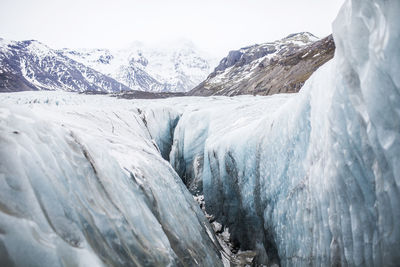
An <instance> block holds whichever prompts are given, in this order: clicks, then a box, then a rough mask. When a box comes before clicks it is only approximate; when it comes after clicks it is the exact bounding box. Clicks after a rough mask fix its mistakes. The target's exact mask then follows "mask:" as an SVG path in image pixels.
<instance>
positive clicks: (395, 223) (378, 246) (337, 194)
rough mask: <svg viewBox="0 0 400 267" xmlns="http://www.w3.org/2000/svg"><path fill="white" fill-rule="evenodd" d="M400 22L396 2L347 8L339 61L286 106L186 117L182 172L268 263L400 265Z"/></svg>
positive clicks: (177, 152) (178, 159) (178, 157)
mask: <svg viewBox="0 0 400 267" xmlns="http://www.w3.org/2000/svg"><path fill="white" fill-rule="evenodd" d="M399 14H400V2H399V1H396V0H389V1H383V0H375V1H373V0H370V1H363V0H349V1H346V2H345V4H344V5H343V7H342V8H341V11H340V13H339V15H338V17H337V18H336V20H335V22H334V24H333V36H334V39H335V43H336V46H337V50H336V54H335V57H334V59H333V60H332V61H330V62H328V63H327V64H326V65H324V66H323V67H321V68H320V69H319V70H318V71H317V72H316V73H314V74H313V76H312V77H311V78H310V80H308V81H307V82H306V84H305V85H304V87H303V88H302V90H301V91H300V93H299V94H297V95H296V96H294V97H291V98H290V99H288V100H287V101H286V102H285V103H283V104H282V106H281V107H278V108H274V109H272V110H271V111H267V112H259V113H258V114H257V112H255V114H256V115H255V116H258V119H255V116H250V119H249V120H244V121H241V122H240V120H239V119H238V118H240V117H241V116H243V117H246V112H243V110H238V109H232V110H230V112H220V113H218V112H217V110H218V109H203V110H196V111H194V112H187V113H184V114H183V116H182V118H181V119H180V121H179V123H178V125H177V127H176V130H175V134H174V145H173V148H172V151H171V155H170V158H171V164H172V165H173V166H174V167H175V169H176V170H177V172H178V173H180V174H181V175H182V174H183V175H184V176H185V182H186V184H187V185H189V188H191V190H192V192H197V191H200V192H201V191H202V192H203V194H204V197H205V202H206V209H207V212H208V213H210V214H213V215H214V216H215V217H216V220H217V221H219V222H221V223H223V224H224V225H225V226H226V227H229V229H230V231H231V235H232V238H233V240H234V241H236V242H237V243H238V244H240V246H241V247H242V249H249V248H251V249H256V250H257V251H258V259H257V261H258V262H259V263H270V264H271V263H280V264H281V265H283V266H293V265H295V266H308V265H314V266H327V265H333V266H339V265H340V266H397V265H398V264H399V262H400V253H399V251H400V192H399V190H400V118H399V116H400V49H399V42H400V17H399ZM228 109H229V108H228ZM249 109H251V108H247V109H244V110H249ZM220 110H223V108H221V109H220ZM253 110H254V107H253ZM227 113H229V115H227ZM243 114H244V115H243ZM193 122H198V123H196V127H193V126H191V125H192V124H193ZM235 123H236V126H235V127H230V126H229V125H233V124H235ZM221 124H222V125H221ZM224 125H225V127H224ZM193 140H195V141H193Z"/></svg>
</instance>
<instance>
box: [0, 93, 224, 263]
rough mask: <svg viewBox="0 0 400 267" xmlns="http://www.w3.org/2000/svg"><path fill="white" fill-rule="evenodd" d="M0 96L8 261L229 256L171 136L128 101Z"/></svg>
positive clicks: (1, 248)
mask: <svg viewBox="0 0 400 267" xmlns="http://www.w3.org/2000/svg"><path fill="white" fill-rule="evenodd" d="M1 97H2V100H1V103H2V107H1V109H0V118H1V122H0V129H1V130H0V131H1V139H0V143H1V145H0V147H1V149H0V158H1V163H0V177H1V179H0V181H1V183H0V191H1V192H2V193H1V194H0V203H1V204H0V230H1V231H0V232H1V234H0V236H1V237H0V255H1V263H2V265H3V264H5V265H6V266H8V265H10V264H11V263H13V265H17V266H65V265H67V266H71V265H73V266H103V265H113V266H121V265H126V266H168V265H173V266H188V265H203V266H222V260H221V255H220V253H219V244H218V242H216V239H215V236H214V234H213V231H212V228H211V226H210V225H209V223H208V222H207V220H206V218H205V217H204V215H203V213H202V211H201V210H200V208H199V207H198V205H197V203H196V202H195V201H194V199H193V197H192V196H191V195H190V193H189V192H188V191H187V190H186V188H185V186H184V184H183V183H182V182H181V179H180V178H179V176H178V175H177V174H176V172H175V171H174V170H173V169H172V168H171V166H170V165H169V164H168V162H167V161H165V160H164V159H163V158H162V157H161V154H160V150H159V148H158V147H159V145H160V147H161V144H162V142H164V141H165V140H163V138H162V137H161V134H160V138H157V136H154V139H153V138H151V136H150V132H151V128H149V130H150V131H149V130H148V129H147V128H146V125H145V120H144V119H143V117H141V114H142V113H141V112H142V111H139V110H138V109H137V108H136V107H135V106H133V105H132V104H131V103H130V102H129V101H124V100H117V99H111V98H108V97H88V96H84V95H83V96H82V95H77V94H76V95H75V94H68V93H55V92H53V93H51V92H43V93H39V92H36V93H26V94H5V95H2V96H1ZM10 102H13V103H16V105H12V104H10ZM124 102H125V104H124ZM164 112H165V114H169V110H168V109H165V110H164ZM175 115H176V112H171V113H170V117H171V118H172V119H175V117H174V116H175ZM149 117H150V116H149ZM151 122H152V120H151V119H149V124H151ZM166 127H167V125H166ZM162 130H163V129H162V127H161V126H160V133H162ZM165 138H168V136H166V137H165ZM157 141H158V142H160V143H159V144H157ZM167 141H168V140H166V141H165V142H167ZM21 253H23V255H24V256H23V257H21Z"/></svg>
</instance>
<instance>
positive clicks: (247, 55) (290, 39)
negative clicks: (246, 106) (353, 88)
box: [188, 32, 335, 96]
mask: <svg viewBox="0 0 400 267" xmlns="http://www.w3.org/2000/svg"><path fill="white" fill-rule="evenodd" d="M334 51H335V44H334V41H333V38H332V36H331V35H330V36H328V37H326V38H324V39H322V40H319V39H318V38H317V37H315V36H314V35H312V34H310V33H307V32H302V33H297V34H291V35H289V36H287V37H286V38H283V39H282V40H279V41H275V42H271V43H265V44H260V45H253V46H249V47H244V48H241V49H239V50H236V51H231V52H229V54H228V56H227V57H225V58H224V59H222V60H221V62H220V63H219V65H218V66H217V67H216V68H215V70H214V71H213V72H212V73H211V74H210V75H209V76H208V78H207V79H206V80H205V81H203V82H202V83H201V84H200V85H198V86H197V87H195V88H194V89H193V90H191V91H190V92H189V93H188V94H189V95H197V96H210V95H227V96H234V95H242V94H254V95H272V94H276V93H293V92H298V91H299V90H300V88H301V87H302V86H303V84H304V82H305V81H306V80H307V79H308V78H309V77H310V75H311V74H312V73H313V72H314V71H315V70H316V69H318V67H320V66H321V65H322V64H324V63H325V62H327V61H328V60H330V59H331V58H332V57H333V54H334Z"/></svg>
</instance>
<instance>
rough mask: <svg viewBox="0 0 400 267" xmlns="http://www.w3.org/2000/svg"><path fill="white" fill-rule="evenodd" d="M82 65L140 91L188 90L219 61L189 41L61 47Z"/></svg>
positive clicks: (204, 76) (201, 79)
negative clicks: (111, 48) (81, 48)
mask: <svg viewBox="0 0 400 267" xmlns="http://www.w3.org/2000/svg"><path fill="white" fill-rule="evenodd" d="M60 53H62V54H63V55H65V56H68V57H70V58H72V59H74V60H76V61H78V62H81V63H82V64H84V65H86V66H89V67H91V68H93V69H95V70H97V71H99V72H101V73H103V74H106V75H108V76H110V77H113V78H114V79H116V80H117V81H119V82H120V83H122V84H124V85H126V86H127V87H129V88H132V89H134V90H138V91H149V92H186V91H189V90H190V89H192V88H194V87H195V86H196V85H198V84H199V83H200V82H201V81H203V80H204V79H205V78H206V77H207V75H208V74H209V73H210V72H211V71H212V68H213V67H214V66H215V63H216V60H215V59H214V58H212V57H211V56H209V55H206V54H205V53H203V52H201V51H199V50H198V49H197V48H196V47H195V45H194V44H193V43H192V42H190V41H187V40H179V41H174V42H167V43H165V42H164V43H160V44H158V45H154V44H144V43H142V42H134V43H132V44H131V45H129V46H128V47H126V48H123V49H117V50H109V49H83V50H71V49H62V50H60Z"/></svg>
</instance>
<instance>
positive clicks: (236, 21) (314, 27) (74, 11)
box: [0, 0, 344, 56]
mask: <svg viewBox="0 0 400 267" xmlns="http://www.w3.org/2000/svg"><path fill="white" fill-rule="evenodd" d="M343 2H344V0H247V1H246V0H213V1H212V0H171V1H167V0H164V1H163V0H147V1H146V0H1V1H0V37H3V38H6V39H12V40H26V39H36V40H39V41H41V42H43V43H45V44H47V45H49V46H50V47H53V48H62V47H69V48H118V47H123V46H126V45H128V44H129V43H131V42H133V41H135V40H139V41H144V42H158V41H160V40H165V39H169V40H172V39H176V38H186V39H190V40H192V41H193V42H194V43H195V44H196V45H197V46H198V47H199V48H201V49H202V50H204V51H207V52H208V53H211V54H214V55H218V56H224V55H225V54H227V52H228V51H229V50H232V49H239V48H240V47H243V46H247V45H251V44H254V43H263V42H268V41H274V40H276V39H280V38H282V37H285V36H286V35H288V34H290V33H294V32H300V31H309V32H311V33H313V34H315V35H317V36H319V37H324V36H326V35H328V34H330V33H331V31H332V30H331V24H332V21H333V20H334V19H335V17H336V15H337V13H338V11H339V8H340V6H341V5H342V3H343Z"/></svg>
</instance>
